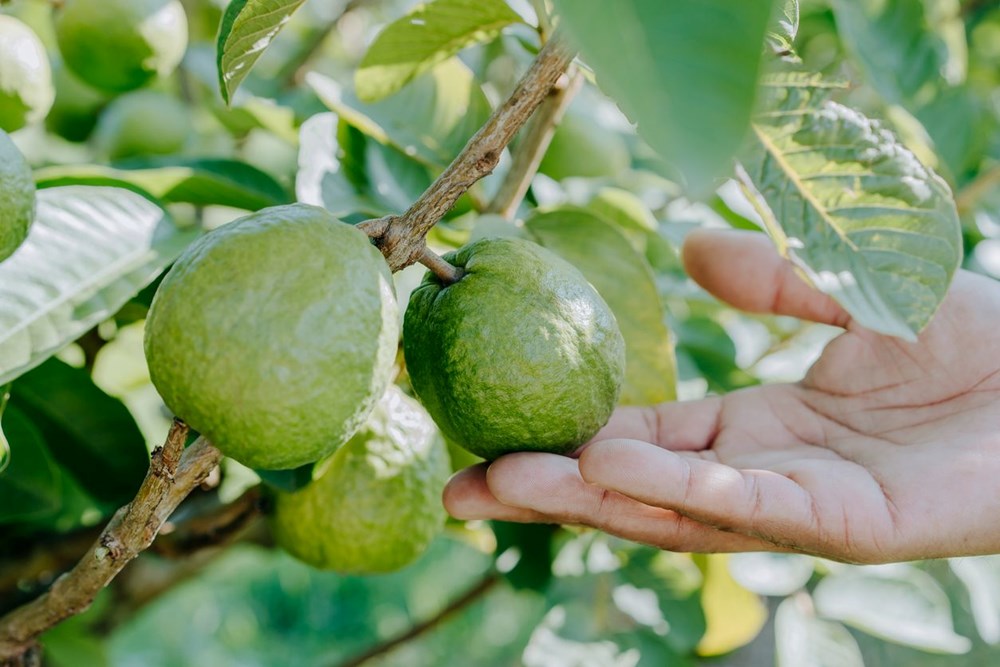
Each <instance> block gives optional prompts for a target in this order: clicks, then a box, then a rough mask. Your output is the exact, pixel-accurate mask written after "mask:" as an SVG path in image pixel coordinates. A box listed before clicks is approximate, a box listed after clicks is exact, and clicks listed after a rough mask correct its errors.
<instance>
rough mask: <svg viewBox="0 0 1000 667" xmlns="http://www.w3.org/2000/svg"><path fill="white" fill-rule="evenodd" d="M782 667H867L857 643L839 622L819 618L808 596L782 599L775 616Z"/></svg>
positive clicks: (777, 659)
mask: <svg viewBox="0 0 1000 667" xmlns="http://www.w3.org/2000/svg"><path fill="white" fill-rule="evenodd" d="M774 638H775V658H776V662H777V665H778V667H864V664H865V663H864V659H863V657H862V655H861V649H860V648H859V647H858V642H857V640H855V639H854V637H853V636H851V633H850V631H849V630H848V629H847V628H845V627H844V626H843V625H841V624H840V623H837V622H835V621H825V620H823V619H821V618H817V617H816V613H815V612H814V611H813V610H812V609H811V603H810V601H809V598H808V597H799V596H795V597H790V598H786V599H784V600H782V602H781V604H780V605H778V610H777V611H776V612H775V615H774Z"/></svg>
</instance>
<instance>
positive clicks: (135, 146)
mask: <svg viewBox="0 0 1000 667" xmlns="http://www.w3.org/2000/svg"><path fill="white" fill-rule="evenodd" d="M52 16H53V20H52V24H53V25H52V30H51V32H52V34H53V35H54V40H55V46H56V47H57V50H58V55H56V54H53V62H51V63H50V58H49V54H48V53H47V50H46V48H45V44H44V43H43V40H42V39H41V38H39V36H38V33H37V32H36V31H35V30H33V29H32V28H31V27H29V25H28V24H26V23H25V22H23V21H21V20H20V19H19V18H16V17H15V16H12V15H6V14H4V15H0V130H3V131H6V132H14V131H15V130H19V129H21V128H22V127H24V126H26V125H29V124H32V123H36V122H39V121H42V120H43V119H44V121H45V124H46V127H47V128H48V129H49V130H51V131H52V132H55V133H56V134H59V135H60V136H62V137H63V138H65V139H67V140H69V141H75V142H79V141H84V140H86V139H88V138H89V137H90V136H91V135H93V137H94V145H95V147H96V148H97V150H98V152H99V153H100V154H101V155H102V156H104V157H106V158H108V159H111V160H118V159H125V158H130V157H133V156H137V155H148V154H168V153H173V152H175V151H177V150H179V149H180V148H181V147H182V146H183V145H184V144H185V142H187V141H188V139H189V135H190V122H189V118H188V116H189V114H188V111H187V108H186V107H185V105H184V104H183V103H182V102H180V101H179V100H177V99H175V98H174V97H172V96H171V95H169V94H167V93H165V92H162V91H160V90H155V89H149V88H143V87H144V86H147V85H148V84H150V83H152V82H153V81H155V80H156V79H157V78H159V77H164V76H166V75H168V74H170V73H171V72H173V71H174V70H175V69H176V68H177V66H178V64H180V62H181V59H182V58H183V56H184V53H185V50H186V48H187V42H188V25H187V18H186V15H185V13H184V7H183V6H182V5H181V3H180V1H179V0H66V2H64V3H62V5H61V7H59V8H58V9H57V10H56V11H55V12H54V14H53V15H52ZM44 27H45V28H48V26H47V25H46V26H44ZM43 32H48V31H47V30H46V31H43ZM95 126H96V131H95Z"/></svg>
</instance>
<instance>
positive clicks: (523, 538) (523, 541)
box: [490, 521, 559, 591]
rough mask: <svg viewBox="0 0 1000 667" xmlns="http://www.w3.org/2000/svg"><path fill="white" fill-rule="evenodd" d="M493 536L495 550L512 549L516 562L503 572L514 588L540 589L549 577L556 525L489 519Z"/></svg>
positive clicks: (547, 583) (550, 577) (503, 552)
mask: <svg viewBox="0 0 1000 667" xmlns="http://www.w3.org/2000/svg"><path fill="white" fill-rule="evenodd" d="M490 525H491V526H492V528H493V534H494V535H495V536H496V540H497V548H496V552H495V553H496V554H497V555H498V556H502V555H504V554H505V553H507V552H508V551H509V550H511V549H515V550H516V554H517V556H518V559H517V563H516V564H515V565H514V567H513V568H511V569H509V570H507V571H506V572H504V577H505V578H506V579H507V581H508V582H510V584H511V585H512V586H513V587H514V588H527V589H530V590H535V591H543V590H545V588H546V587H547V586H548V585H549V582H550V581H552V559H553V557H554V555H555V554H554V552H553V543H554V538H555V535H556V533H557V532H558V531H559V526H554V525H549V524H544V523H509V522H506V521H491V522H490Z"/></svg>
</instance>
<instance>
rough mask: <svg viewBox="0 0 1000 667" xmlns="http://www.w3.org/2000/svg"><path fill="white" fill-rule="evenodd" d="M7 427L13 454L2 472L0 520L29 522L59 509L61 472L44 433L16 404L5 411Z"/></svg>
mask: <svg viewBox="0 0 1000 667" xmlns="http://www.w3.org/2000/svg"><path fill="white" fill-rule="evenodd" d="M4 430H5V432H6V433H7V437H8V438H9V439H10V441H11V442H12V443H13V445H12V449H13V453H12V455H11V461H10V465H9V466H8V467H7V469H6V470H5V471H4V472H3V473H2V474H0V523H12V522H23V521H30V520H33V519H37V518H40V517H43V516H45V515H48V514H51V513H52V512H54V511H56V510H57V509H59V503H60V501H61V499H62V485H61V483H60V477H61V474H60V472H59V468H58V467H57V466H56V464H55V462H54V461H53V460H52V457H51V456H49V452H48V450H47V449H46V447H45V439H44V438H43V437H42V435H41V433H39V432H38V430H37V429H35V428H34V426H32V425H31V422H30V421H29V420H28V418H27V417H25V416H24V415H23V414H21V412H20V411H19V410H18V409H17V408H15V407H14V406H8V408H7V410H6V411H5V412H4Z"/></svg>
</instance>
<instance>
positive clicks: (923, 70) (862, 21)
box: [832, 0, 967, 104]
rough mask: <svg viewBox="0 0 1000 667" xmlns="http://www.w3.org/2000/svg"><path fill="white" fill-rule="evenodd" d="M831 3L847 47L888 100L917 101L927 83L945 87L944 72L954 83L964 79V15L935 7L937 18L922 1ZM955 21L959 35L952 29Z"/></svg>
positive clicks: (838, 0)
mask: <svg viewBox="0 0 1000 667" xmlns="http://www.w3.org/2000/svg"><path fill="white" fill-rule="evenodd" d="M934 2H937V0H934ZM938 4H941V5H948V4H952V3H938ZM955 5H956V7H957V3H955ZM832 6H833V10H834V15H835V16H836V19H837V31H838V33H839V34H840V37H841V40H842V41H843V43H844V46H845V47H846V48H847V50H848V52H850V53H851V55H852V56H854V59H855V60H856V61H857V63H858V64H859V65H860V66H861V69H862V72H863V73H864V75H865V79H866V80H867V81H869V82H870V83H871V84H872V85H873V86H874V87H875V89H876V90H877V91H878V92H879V93H880V94H881V95H882V96H883V97H884V98H885V100H886V101H888V102H891V103H902V104H906V103H909V102H913V101H914V100H915V98H917V97H918V96H919V95H920V93H921V90H922V89H924V88H925V87H930V88H935V87H938V86H940V85H941V83H942V75H943V76H944V81H947V82H948V83H950V84H957V83H960V82H961V81H962V80H963V79H964V78H965V69H966V57H967V54H966V53H965V30H964V24H963V23H962V20H961V17H960V16H958V15H955V16H951V17H947V16H945V15H942V14H941V12H940V11H938V10H933V14H934V16H933V17H932V16H931V15H929V14H930V13H929V12H927V11H926V10H925V5H924V3H923V2H922V1H921V0H834V1H833V2H832ZM932 18H933V20H932ZM956 20H957V26H958V31H959V40H955V39H954V37H953V36H952V35H951V34H950V33H951V32H954V28H952V27H951V25H952V24H954V23H955V21H956Z"/></svg>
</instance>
